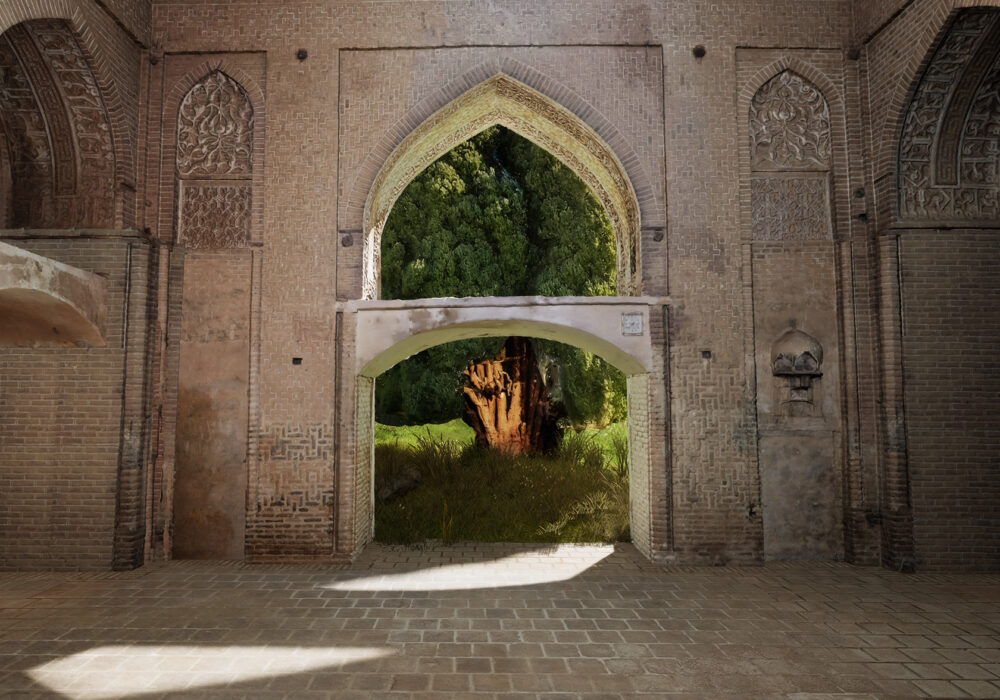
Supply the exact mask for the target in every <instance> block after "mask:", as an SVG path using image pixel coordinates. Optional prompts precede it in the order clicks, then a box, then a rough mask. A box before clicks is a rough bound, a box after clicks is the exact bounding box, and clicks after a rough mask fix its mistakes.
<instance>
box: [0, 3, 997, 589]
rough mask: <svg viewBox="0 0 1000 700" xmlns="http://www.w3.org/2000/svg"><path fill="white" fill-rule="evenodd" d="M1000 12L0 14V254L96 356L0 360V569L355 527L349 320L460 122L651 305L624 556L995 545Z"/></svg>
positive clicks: (985, 548)
mask: <svg viewBox="0 0 1000 700" xmlns="http://www.w3.org/2000/svg"><path fill="white" fill-rule="evenodd" d="M990 6H992V7H990ZM997 6H1000V2H996V1H994V0H989V1H986V0H983V2H979V3H975V4H973V3H972V2H969V1H968V0H880V1H878V2H861V1H859V0H826V1H823V2H808V3H807V2H801V1H800V0H758V1H750V0H747V1H745V2H744V1H742V0H741V1H736V2H729V3H710V2H707V1H705V0H681V1H679V2H666V1H665V0H663V1H660V0H645V1H640V0H627V1H625V2H621V1H619V0H583V1H580V0H572V1H571V0H559V1H557V2H546V3H538V2H529V1H528V0H517V1H515V2H507V3H502V4H501V5H496V4H487V3H480V2H475V1H473V0H470V1H469V2H455V1H452V0H440V1H439V0H427V1H425V2H418V3H415V2H412V1H404V0H399V1H394V2H367V1H362V0H350V1H347V2H336V3H332V2H325V1H323V2H320V1H312V2H310V1H305V0H301V1H300V0H296V1H293V2H278V1H277V0H273V1H270V0H265V1H263V2H261V1H256V0H231V1H230V2H226V3H218V2H208V1H205V0H136V1H127V0H104V1H103V2H97V1H96V0H79V1H77V0H72V1H71V0H9V1H8V2H4V3H3V4H2V5H0V31H2V32H3V35H2V36H0V63H2V67H3V68H4V70H3V72H2V74H3V76H5V77H4V78H3V80H0V239H2V240H4V241H5V242H9V243H12V244H14V245H18V246H22V247H24V248H26V249H28V250H31V251H33V252H35V253H38V254H41V255H44V256H46V257H49V258H52V259H54V260H58V261H60V262H64V263H67V264H69V265H72V266H75V267H78V268H80V269H83V270H87V271H91V272H95V273H98V274H99V275H101V276H102V277H105V278H106V279H107V282H108V292H109V293H108V302H107V309H106V311H107V318H108V327H107V328H106V329H104V339H105V345H104V346H103V347H83V346H81V345H80V344H79V343H74V341H73V339H67V340H66V342H65V343H64V344H63V346H62V347H53V346H45V347H17V348H0V568H8V569H12V568H46V567H59V568H108V567H117V568H130V567H134V566H139V565H141V564H142V563H144V562H148V561H151V560H153V559H162V558H170V557H173V556H201V557H220V558H222V557H225V558H240V557H245V558H247V559H249V560H253V561H295V560H331V559H336V560H343V559H345V558H348V557H350V556H352V555H353V554H355V553H356V552H357V551H358V549H359V548H360V547H363V546H364V544H365V543H366V542H367V541H368V538H369V537H370V528H371V521H370V519H369V517H368V515H367V514H368V513H370V510H371V509H370V491H371V461H372V458H371V439H372V434H371V433H372V431H371V420H372V416H371V410H370V409H371V401H370V398H371V389H372V385H371V382H372V380H371V379H370V378H368V377H364V376H362V375H361V374H359V372H358V371H357V370H358V368H356V366H355V363H356V357H355V353H354V344H355V340H356V336H355V332H356V328H355V324H354V321H353V319H352V317H351V311H350V310H349V309H348V307H347V306H346V305H345V304H346V303H347V302H350V301H352V300H357V299H361V298H363V297H370V296H373V295H374V294H376V293H377V284H378V274H379V271H378V260H379V246H378V235H379V231H380V226H381V219H380V217H382V216H384V213H385V211H384V210H386V206H385V204H386V202H387V201H388V202H391V201H392V197H393V196H394V193H395V192H396V189H398V186H399V185H401V184H405V181H406V180H407V179H408V178H409V177H412V176H413V175H415V174H416V172H417V171H418V170H419V168H421V167H423V164H424V163H425V162H427V161H428V159H429V158H431V159H432V157H433V156H434V155H435V154H436V153H439V152H441V149H442V148H443V149H445V150H446V149H447V148H448V147H451V146H452V145H455V143H457V142H459V141H461V140H462V139H463V138H466V137H467V136H468V135H471V134H472V133H475V131H476V130H477V129H479V128H482V127H484V126H486V125H488V124H489V123H503V124H506V125H508V126H510V127H512V128H515V129H517V130H520V131H521V132H522V133H524V134H525V135H527V136H529V137H531V138H533V139H535V140H536V141H537V142H539V143H541V144H542V145H543V146H545V147H546V148H549V149H550V150H551V151H552V152H553V153H555V154H556V155H557V156H558V157H560V158H562V159H563V160H564V161H565V162H567V164H568V165H570V167H572V168H574V169H575V170H576V171H577V172H578V173H579V174H581V176H582V177H583V179H584V180H585V181H586V182H587V183H588V185H590V186H591V188H592V189H594V190H595V192H596V193H597V194H598V197H599V199H601V201H602V202H604V203H605V206H606V208H608V209H609V213H610V214H611V215H612V218H613V219H614V220H615V231H616V234H617V235H618V237H619V264H620V277H622V278H623V279H627V280H628V282H627V284H625V283H623V285H622V291H623V293H627V294H635V295H645V297H646V298H648V299H651V300H652V301H650V302H649V303H650V307H649V316H648V318H649V323H648V327H647V328H644V329H643V332H644V333H646V334H648V336H647V337H648V341H649V344H650V347H651V348H652V349H653V351H654V352H655V354H656V357H657V362H656V363H654V365H653V366H652V367H651V368H650V369H649V371H648V372H644V373H639V374H636V375H634V376H633V377H632V378H630V380H629V402H630V427H631V445H630V449H631V451H632V456H633V464H634V465H635V473H634V474H633V479H634V483H633V492H632V503H633V521H634V533H635V541H636V544H637V546H638V547H639V548H640V549H641V550H642V551H644V552H645V553H646V554H647V555H649V556H650V557H651V558H653V559H654V560H656V561H665V562H689V563H711V564H725V563H734V564H750V563H757V562H760V561H763V560H765V559H846V560H848V561H853V562H857V563H861V564H874V563H882V564H884V565H886V566H891V567H899V568H910V567H914V568H917V569H920V570H933V569H977V570H996V569H998V568H1000V521H998V519H997V515H996V513H997V512H998V510H1000V509H998V507H997V505H998V503H1000V469H998V459H1000V427H998V426H1000V386H998V385H997V376H998V369H1000V368H998V366H997V356H998V351H1000V321H998V318H1000V314H998V312H997V310H996V309H997V301H998V299H997V289H998V284H997V282H998V277H997V276H998V273H1000V270H998V265H1000V261H998V259H997V256H998V253H997V250H998V245H997V244H998V243H1000V241H998V235H1000V234H998V227H1000V210H998V208H997V201H998V197H1000V155H998V153H1000V145H998V142H1000V100H998V99H997V98H996V94H997V93H996V86H997V85H1000V57H998V56H997V55H996V46H997V45H998V44H997V43H996V41H995V40H996V38H997V37H998V36H1000V9H995V8H996V7H997ZM696 46H700V47H703V49H704V52H703V54H701V55H698V54H696V53H695V52H694V51H693V49H694V48H695V47H696ZM991 51H992V52H993V53H991ZM498 74H500V75H502V79H497V75H498ZM490 81H492V82H490ZM477 90H478V91H479V92H476V91H477ZM386 183H388V184H386ZM0 280H2V277H0ZM3 293H4V289H3V288H0V294H3ZM0 323H2V318H0ZM637 483H639V484H641V485H640V486H639V487H637V486H636V484H637ZM449 505H451V504H449Z"/></svg>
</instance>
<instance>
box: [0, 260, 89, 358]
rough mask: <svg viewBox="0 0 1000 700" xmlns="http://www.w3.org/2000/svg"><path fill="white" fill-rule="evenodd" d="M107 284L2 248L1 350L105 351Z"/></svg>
mask: <svg viewBox="0 0 1000 700" xmlns="http://www.w3.org/2000/svg"><path fill="white" fill-rule="evenodd" d="M106 303H107V283H106V282H105V280H104V279H102V278H101V277H99V276H98V275H95V274H93V273H90V272H86V271H84V270H80V269H78V268H75V267H72V266H70V265H66V264H63V263H60V262H56V261H55V260H51V259H49V258H46V257H43V256H41V255H36V254H34V253H31V252H28V251H27V250H24V249H22V248H18V247H17V246H12V245H10V244H8V243H0V318H3V319H4V322H3V324H0V345H4V346H18V347H32V346H41V345H57V346H59V345H104V344H105V343H104V331H105V327H106V321H107V318H106V317H107V308H106Z"/></svg>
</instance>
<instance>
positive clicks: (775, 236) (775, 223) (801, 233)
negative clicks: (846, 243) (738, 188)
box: [750, 174, 831, 241]
mask: <svg viewBox="0 0 1000 700" xmlns="http://www.w3.org/2000/svg"><path fill="white" fill-rule="evenodd" d="M829 189H830V187H829V184H828V182H827V176H826V174H822V175H811V174H810V175H806V174H796V175H793V176H791V177H787V176H784V175H770V176H769V175H754V176H753V178H752V179H751V182H750V202H751V212H752V218H753V237H754V240H757V241H809V240H817V239H828V238H830V233H831V232H830V209H829V201H828V192H829Z"/></svg>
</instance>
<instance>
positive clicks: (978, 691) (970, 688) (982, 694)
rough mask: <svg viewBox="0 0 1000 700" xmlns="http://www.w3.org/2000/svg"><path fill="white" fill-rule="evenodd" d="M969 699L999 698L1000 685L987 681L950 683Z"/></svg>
mask: <svg viewBox="0 0 1000 700" xmlns="http://www.w3.org/2000/svg"><path fill="white" fill-rule="evenodd" d="M952 683H954V684H955V685H957V686H958V687H959V688H961V689H962V691H963V692H965V693H966V694H967V695H968V696H969V697H971V698H1000V684H997V683H990V682H989V681H974V680H973V681H965V680H961V681H952Z"/></svg>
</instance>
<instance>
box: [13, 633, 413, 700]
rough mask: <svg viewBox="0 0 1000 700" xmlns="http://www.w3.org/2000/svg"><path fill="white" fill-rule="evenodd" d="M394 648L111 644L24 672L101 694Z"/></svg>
mask: <svg viewBox="0 0 1000 700" xmlns="http://www.w3.org/2000/svg"><path fill="white" fill-rule="evenodd" d="M394 653H395V652H394V651H393V650H391V649H384V648H379V647H281V646H264V645H262V646H218V647H214V646H206V645H169V644H165V645H162V646H161V645H155V646H154V645H150V646H145V645H122V646H113V645H109V646H101V647H96V648H94V649H88V650H87V651H81V652H79V653H77V654H73V655H71V656H66V657H64V658H61V659H57V660H55V661H49V662H48V663H45V664H42V665H40V666H36V667H35V668H33V669H31V670H30V671H28V675H30V676H31V678H32V679H34V680H35V681H37V682H38V683H41V684H43V685H45V686H47V687H48V688H49V689H50V690H53V691H55V692H57V693H60V694H62V695H63V696H65V697H68V698H73V700H103V699H105V698H124V697H128V696H130V695H140V694H147V693H165V692H173V691H179V690H186V691H188V692H191V691H193V690H194V689H196V688H203V687H207V686H226V685H228V684H230V683H241V682H245V681H253V680H259V679H262V678H271V677H274V676H284V675H290V674H295V673H304V672H308V671H315V670H318V669H321V668H335V669H336V668H339V667H341V666H346V665H348V664H353V663H359V662H365V661H372V660H374V659H379V658H382V657H384V656H390V655H391V654H394Z"/></svg>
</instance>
